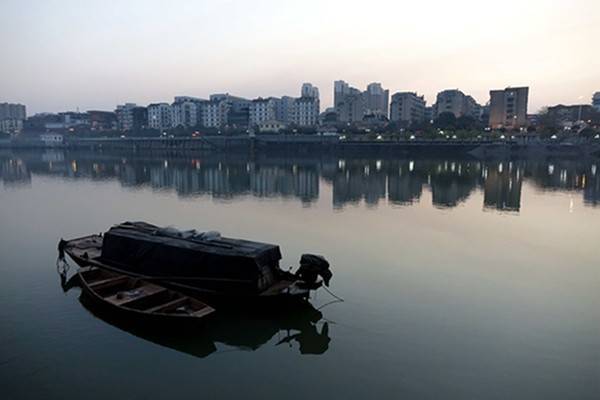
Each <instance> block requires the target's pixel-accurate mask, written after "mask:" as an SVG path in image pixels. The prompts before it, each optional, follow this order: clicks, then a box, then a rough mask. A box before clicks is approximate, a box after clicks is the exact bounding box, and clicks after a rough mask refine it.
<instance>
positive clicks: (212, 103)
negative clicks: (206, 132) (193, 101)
mask: <svg viewBox="0 0 600 400" xmlns="http://www.w3.org/2000/svg"><path fill="white" fill-rule="evenodd" d="M222 103H223V101H221V100H212V99H211V100H209V101H206V102H204V103H202V126H203V127H205V128H220V127H221V126H222V125H223V121H224V120H225V115H224V112H223V111H224V109H223V108H224V106H223V104H222Z"/></svg>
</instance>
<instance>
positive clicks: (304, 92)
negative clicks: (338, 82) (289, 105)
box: [300, 83, 319, 99]
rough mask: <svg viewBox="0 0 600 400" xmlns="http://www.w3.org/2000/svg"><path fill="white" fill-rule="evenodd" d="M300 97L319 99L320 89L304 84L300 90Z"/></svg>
mask: <svg viewBox="0 0 600 400" xmlns="http://www.w3.org/2000/svg"><path fill="white" fill-rule="evenodd" d="M300 97H311V98H317V99H318V98H319V88H317V87H315V86H313V85H312V84H311V83H303V84H302V88H301V89H300Z"/></svg>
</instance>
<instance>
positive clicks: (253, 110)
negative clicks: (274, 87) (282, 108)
mask: <svg viewBox="0 0 600 400" xmlns="http://www.w3.org/2000/svg"><path fill="white" fill-rule="evenodd" d="M276 102H277V99H275V98H273V97H270V98H268V99H263V98H258V99H255V100H252V104H251V105H250V125H251V126H254V125H258V124H261V123H264V122H268V121H275V119H276V112H275V109H276Z"/></svg>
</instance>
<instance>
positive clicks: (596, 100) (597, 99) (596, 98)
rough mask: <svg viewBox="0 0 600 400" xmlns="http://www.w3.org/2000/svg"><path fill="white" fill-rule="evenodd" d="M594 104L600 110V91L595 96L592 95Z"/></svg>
mask: <svg viewBox="0 0 600 400" xmlns="http://www.w3.org/2000/svg"><path fill="white" fill-rule="evenodd" d="M592 106H594V108H595V109H596V111H600V92H596V93H594V97H592Z"/></svg>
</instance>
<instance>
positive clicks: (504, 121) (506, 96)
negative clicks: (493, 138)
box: [489, 87, 529, 129]
mask: <svg viewBox="0 0 600 400" xmlns="http://www.w3.org/2000/svg"><path fill="white" fill-rule="evenodd" d="M528 97H529V88H528V87H518V88H507V89H504V90H491V91H490V118H489V126H490V128H493V129H498V128H511V129H520V128H524V127H526V126H527V102H528Z"/></svg>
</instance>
